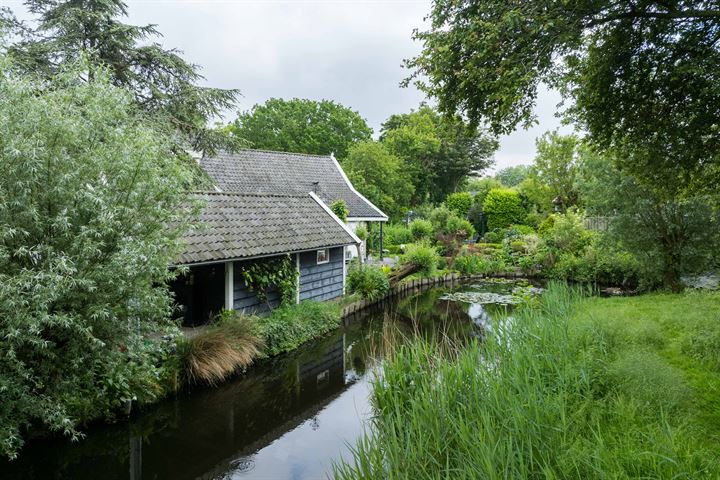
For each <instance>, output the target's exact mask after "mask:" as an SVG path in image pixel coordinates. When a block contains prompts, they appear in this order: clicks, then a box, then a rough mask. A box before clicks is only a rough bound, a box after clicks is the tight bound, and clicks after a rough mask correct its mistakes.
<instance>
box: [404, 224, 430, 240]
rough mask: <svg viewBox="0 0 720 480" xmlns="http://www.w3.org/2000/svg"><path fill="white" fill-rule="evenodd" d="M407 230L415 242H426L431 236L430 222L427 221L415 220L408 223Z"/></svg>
mask: <svg viewBox="0 0 720 480" xmlns="http://www.w3.org/2000/svg"><path fill="white" fill-rule="evenodd" d="M409 228H410V233H411V234H412V236H413V239H415V240H416V241H417V240H428V239H430V238H431V237H432V234H433V225H432V222H430V221H429V220H423V219H422V218H417V219H415V220H413V221H412V222H410V225H409Z"/></svg>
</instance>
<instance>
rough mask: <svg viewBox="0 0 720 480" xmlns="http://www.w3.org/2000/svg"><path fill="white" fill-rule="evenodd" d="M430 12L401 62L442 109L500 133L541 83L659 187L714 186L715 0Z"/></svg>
mask: <svg viewBox="0 0 720 480" xmlns="http://www.w3.org/2000/svg"><path fill="white" fill-rule="evenodd" d="M430 18H431V20H432V23H431V27H430V29H429V30H427V31H423V32H417V33H416V38H417V39H419V40H420V41H421V42H422V43H423V50H422V52H421V54H420V55H419V56H417V57H416V58H414V59H411V60H409V61H408V65H409V67H411V68H413V69H414V74H413V75H414V76H415V78H416V79H417V80H418V85H420V87H421V88H422V89H423V90H425V91H426V92H427V93H429V94H431V95H432V96H434V97H436V98H437V99H438V102H439V108H440V109H441V110H442V111H443V112H446V113H448V114H453V115H454V114H458V113H462V114H463V115H465V116H467V117H468V118H469V120H470V122H471V123H472V124H480V123H487V124H489V125H490V127H491V128H492V129H493V131H495V132H497V133H509V132H510V131H512V130H514V129H515V128H516V127H517V126H518V125H519V124H523V125H529V124H531V123H532V122H533V120H534V116H533V108H534V105H535V101H536V97H537V93H538V86H539V85H540V83H542V82H546V83H549V84H550V85H552V86H555V87H557V88H559V89H560V90H561V91H562V92H563V93H564V95H565V97H566V98H568V99H570V100H572V103H573V105H572V107H571V108H570V110H569V114H570V115H571V117H572V118H574V119H575V120H576V121H578V122H579V124H580V126H581V127H582V128H583V129H585V130H586V131H587V132H588V133H589V137H590V140H591V141H593V142H594V143H595V144H596V145H597V146H599V147H601V148H603V149H608V150H609V149H613V150H615V151H616V153H617V155H616V158H617V159H618V160H617V161H618V162H619V164H620V165H621V166H622V167H623V168H624V169H626V170H627V171H629V172H631V173H633V175H635V176H636V177H637V178H638V179H639V180H641V181H642V182H644V183H645V184H647V185H650V186H652V187H653V189H654V190H655V191H656V192H657V193H658V194H659V195H663V196H666V197H668V198H669V197H673V196H677V195H679V194H683V192H687V191H688V190H693V191H699V190H703V189H704V188H706V187H709V188H715V187H714V186H715V185H717V180H718V175H719V173H720V169H718V168H717V165H718V161H719V156H718V152H720V128H719V127H718V125H720V68H718V66H719V65H720V42H719V41H718V39H719V37H720V4H719V3H718V1H717V0H663V1H660V0H621V1H615V0H565V1H557V0H522V1H520V0H516V1H507V0H435V2H434V6H433V9H432V13H431V15H430Z"/></svg>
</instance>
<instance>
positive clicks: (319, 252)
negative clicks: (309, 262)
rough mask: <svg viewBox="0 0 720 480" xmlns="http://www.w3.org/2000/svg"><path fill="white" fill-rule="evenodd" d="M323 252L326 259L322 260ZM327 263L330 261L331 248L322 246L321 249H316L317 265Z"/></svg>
mask: <svg viewBox="0 0 720 480" xmlns="http://www.w3.org/2000/svg"><path fill="white" fill-rule="evenodd" d="M321 252H324V256H325V260H320V254H321ZM326 263H330V249H329V248H321V249H319V250H316V251H315V264H316V265H325V264H326Z"/></svg>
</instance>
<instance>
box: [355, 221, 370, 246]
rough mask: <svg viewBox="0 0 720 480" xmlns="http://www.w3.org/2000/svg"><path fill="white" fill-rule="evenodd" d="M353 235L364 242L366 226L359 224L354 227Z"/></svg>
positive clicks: (366, 235) (366, 234)
mask: <svg viewBox="0 0 720 480" xmlns="http://www.w3.org/2000/svg"><path fill="white" fill-rule="evenodd" d="M355 236H357V237H358V238H359V239H360V240H362V241H363V242H364V241H365V240H367V238H368V231H367V228H365V227H363V226H362V225H359V226H358V227H357V228H355Z"/></svg>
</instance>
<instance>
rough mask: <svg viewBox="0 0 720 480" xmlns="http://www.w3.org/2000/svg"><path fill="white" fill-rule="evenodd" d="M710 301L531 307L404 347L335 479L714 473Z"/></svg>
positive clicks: (557, 295)
mask: <svg viewBox="0 0 720 480" xmlns="http://www.w3.org/2000/svg"><path fill="white" fill-rule="evenodd" d="M718 312H720V295H718V294H717V293H704V294H701V293H687V294H684V295H681V296H678V295H668V294H652V295H647V296H643V297H636V298H615V299H599V298H594V299H582V298H581V297H580V296H579V295H578V292H577V291H575V290H572V289H570V288H568V287H565V286H563V285H554V286H552V287H551V288H550V289H549V290H548V291H547V292H546V293H545V294H544V296H543V297H542V300H541V302H540V304H539V305H537V306H535V307H532V306H528V307H526V308H524V309H523V310H522V311H521V312H519V314H516V315H513V318H512V320H510V319H507V320H499V321H498V322H497V323H496V324H493V325H492V326H491V329H490V330H489V332H488V335H487V336H486V337H485V339H484V341H483V342H482V343H476V344H473V345H471V346H470V347H467V348H458V347H457V346H455V345H448V344H440V345H438V344H436V343H423V342H420V343H418V342H416V343H413V344H409V345H404V346H401V347H400V348H399V350H397V351H396V354H395V356H394V357H393V358H391V359H390V360H389V361H388V362H387V363H386V364H385V365H384V367H383V372H382V376H381V377H378V378H377V380H376V381H375V383H374V390H373V394H372V403H373V407H374V411H375V416H374V417H373V420H372V424H371V425H372V429H370V430H369V431H368V432H367V434H366V436H365V437H364V438H362V439H361V440H360V441H359V442H358V443H357V444H356V446H355V447H354V458H353V459H352V460H350V461H349V462H348V463H346V464H343V465H337V466H336V468H335V477H336V478H348V479H349V478H368V479H371V478H417V479H422V478H441V477H442V478H444V477H446V476H447V477H452V478H467V479H471V478H473V479H474V478H540V477H542V478H640V477H643V478H647V477H651V478H715V477H717V476H718V475H720V462H719V461H718V458H720V450H718V445H720V428H718V425H720V418H719V417H718V412H720V403H719V402H720V400H719V399H718V397H717V395H716V391H717V389H718V388H720V363H719V362H718V352H719V351H720V314H719V313H718Z"/></svg>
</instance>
